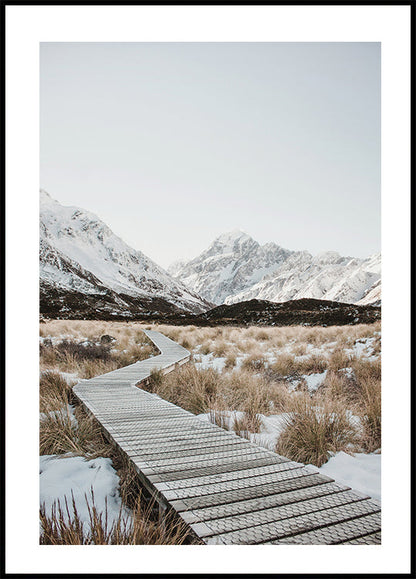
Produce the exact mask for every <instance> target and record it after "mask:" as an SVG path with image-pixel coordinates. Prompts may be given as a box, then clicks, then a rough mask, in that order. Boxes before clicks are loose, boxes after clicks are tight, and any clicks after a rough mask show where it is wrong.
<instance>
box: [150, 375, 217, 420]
mask: <svg viewBox="0 0 416 579" xmlns="http://www.w3.org/2000/svg"><path fill="white" fill-rule="evenodd" d="M218 383H219V376H218V373H217V372H216V371H215V370H212V369H208V370H198V369H197V368H196V367H195V366H194V365H193V364H185V365H183V366H181V367H180V368H179V369H178V370H177V371H175V372H172V373H170V374H166V375H165V376H164V377H163V379H161V380H160V381H159V380H158V381H157V382H156V381H154V382H153V383H152V385H151V388H152V392H155V393H156V394H158V395H159V396H161V397H162V398H164V399H165V400H169V402H173V404H177V405H178V406H181V407H182V408H184V409H185V410H189V411H190V412H193V413H194V414H201V413H204V412H208V411H209V408H210V406H211V405H212V403H213V401H214V399H215V396H216V392H217V388H218ZM142 387H143V388H144V389H145V390H148V386H147V385H146V384H144V385H143V386H142Z"/></svg>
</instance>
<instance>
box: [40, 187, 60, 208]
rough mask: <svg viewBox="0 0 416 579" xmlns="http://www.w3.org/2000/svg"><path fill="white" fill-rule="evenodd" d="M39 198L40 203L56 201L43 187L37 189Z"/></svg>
mask: <svg viewBox="0 0 416 579" xmlns="http://www.w3.org/2000/svg"><path fill="white" fill-rule="evenodd" d="M39 199H40V202H41V204H42V205H46V204H51V203H57V201H56V200H55V199H53V198H52V197H51V196H50V195H49V193H48V192H47V191H45V189H40V191H39Z"/></svg>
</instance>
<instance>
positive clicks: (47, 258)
mask: <svg viewBox="0 0 416 579" xmlns="http://www.w3.org/2000/svg"><path fill="white" fill-rule="evenodd" d="M40 278H41V281H42V282H43V283H46V284H48V286H52V287H56V288H59V289H60V290H62V289H67V290H70V291H76V292H79V293H84V294H89V295H92V294H105V293H108V292H112V293H113V294H117V295H119V296H128V297H129V298H146V299H147V298H160V299H163V300H166V301H167V302H169V303H171V304H173V305H174V306H175V307H178V308H180V309H184V310H187V311H194V312H200V311H204V310H206V309H208V307H209V305H210V304H208V303H206V302H205V301H204V300H203V299H201V298H200V297H199V296H197V295H196V294H195V293H194V292H192V291H190V290H189V289H187V288H186V287H185V286H184V285H183V284H182V283H181V282H179V281H178V280H174V279H173V278H172V277H171V276H170V275H169V274H168V273H166V272H165V271H164V270H163V269H162V268H160V267H159V266H157V265H156V264H155V263H154V262H153V261H151V260H150V259H149V258H148V257H146V256H145V255H144V254H143V253H142V252H141V251H137V250H135V249H132V248H131V247H129V246H128V245H127V244H126V243H124V241H122V239H120V238H119V237H117V236H116V235H115V234H114V233H113V232H112V231H111V229H110V228H109V227H108V226H107V225H106V224H105V223H104V222H103V221H101V220H100V219H99V218H98V217H97V216H96V215H94V214H92V213H90V212H88V211H84V210H83V209H79V208H77V207H65V206H63V205H60V203H58V202H57V201H55V200H54V199H52V198H51V197H50V195H49V194H48V193H46V191H43V190H41V195H40ZM128 301H130V302H131V300H128Z"/></svg>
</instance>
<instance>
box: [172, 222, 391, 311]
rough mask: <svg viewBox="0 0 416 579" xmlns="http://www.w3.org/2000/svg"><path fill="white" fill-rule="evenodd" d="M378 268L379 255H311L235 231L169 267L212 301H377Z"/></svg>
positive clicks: (185, 283)
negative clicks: (257, 239) (309, 299)
mask: <svg viewBox="0 0 416 579" xmlns="http://www.w3.org/2000/svg"><path fill="white" fill-rule="evenodd" d="M380 270H381V255H380V254H374V255H372V256H369V257H368V258H365V259H363V258H357V257H352V256H341V255H340V254H339V253H338V252H336V251H324V252H321V253H319V254H317V255H315V256H314V255H312V254H311V253H309V252H308V251H305V250H303V251H293V250H289V249H285V248H283V247H280V246H279V245H278V244H276V243H274V242H268V243H266V244H264V245H260V244H259V243H258V242H257V241H255V240H254V239H253V238H252V237H250V236H249V235H248V234H247V233H245V232H242V231H240V232H238V231H236V230H233V231H232V232H229V233H225V234H222V235H220V236H219V237H217V238H216V239H214V241H213V242H212V243H211V244H210V245H209V247H208V248H207V249H206V250H204V251H203V252H202V253H201V254H200V255H198V256H197V257H195V258H193V259H191V260H189V261H187V262H186V261H185V262H184V261H179V262H175V264H172V266H170V267H169V268H168V271H169V272H170V273H171V274H172V275H173V277H174V278H175V279H178V280H180V281H182V282H183V283H184V285H186V286H187V287H188V288H190V289H192V290H193V291H195V292H197V293H198V294H199V295H201V296H202V297H204V298H205V299H207V300H209V301H211V302H213V303H215V304H216V305H221V304H223V303H224V304H232V303H237V302H240V301H248V300H251V299H260V300H268V301H272V302H276V303H279V302H284V301H289V300H294V299H302V298H312V299H326V300H333V301H339V302H345V303H358V304H359V303H360V300H365V301H364V302H363V304H368V303H372V302H371V301H370V300H373V302H374V303H378V302H380V300H381V283H380V275H381V274H380ZM373 286H375V289H374V291H373V293H370V290H371V288H372V287H373ZM376 288H378V289H376Z"/></svg>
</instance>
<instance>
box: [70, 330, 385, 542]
mask: <svg viewBox="0 0 416 579" xmlns="http://www.w3.org/2000/svg"><path fill="white" fill-rule="evenodd" d="M145 333H146V334H147V336H148V337H149V338H150V339H151V340H152V341H153V342H154V343H155V345H156V346H157V347H158V348H159V350H160V352H161V353H160V355H158V356H155V357H153V358H149V359H148V360H145V361H142V362H137V363H136V364H132V365H130V366H127V367H125V368H120V369H118V370H114V371H113V372H109V373H108V374H103V375H102V376H98V377H96V378H92V379H91V380H85V381H82V382H80V383H78V384H77V385H76V386H74V389H73V390H74V392H75V394H76V395H77V397H78V398H79V399H80V400H81V402H82V403H83V404H84V405H85V407H86V408H87V409H88V410H89V411H90V412H92V413H93V414H94V416H95V417H96V418H97V420H98V421H99V422H100V423H101V425H102V427H103V429H104V431H105V432H106V433H107V436H109V437H110V438H111V439H112V440H113V441H114V442H115V443H117V444H118V446H119V447H120V448H121V449H122V450H123V451H124V452H125V453H126V454H127V455H128V456H129V457H130V459H131V460H132V462H133V463H134V464H135V466H136V469H137V472H138V474H139V476H140V479H141V481H142V483H143V485H144V486H145V487H146V488H147V489H148V491H149V492H150V493H151V494H152V495H153V496H154V497H155V498H156V500H157V501H158V503H159V505H160V506H161V507H162V508H168V509H170V508H172V509H174V510H175V511H176V512H177V513H178V515H179V516H180V517H181V518H182V519H183V520H184V521H185V522H186V523H187V524H188V525H189V526H190V527H191V528H192V529H193V531H194V532H195V533H196V535H197V536H198V537H199V538H200V540H201V542H203V543H206V544H219V545H221V544H225V545H229V544H244V545H246V544H288V543H295V544H313V545H317V544H339V543H343V544H365V545H369V544H380V543H381V520H380V519H381V508H380V505H379V503H378V502H377V501H374V500H372V499H370V498H369V497H367V496H365V495H363V494H361V493H358V492H357V491H352V490H351V489H349V488H348V487H345V486H343V485H340V484H338V483H336V482H335V481H334V480H332V479H331V478H329V477H327V476H324V475H322V474H319V472H318V470H317V469H316V468H315V467H312V466H304V465H303V464H300V463H297V462H293V461H291V460H288V459H287V458H285V457H282V456H279V455H277V454H275V453H274V452H271V451H269V450H266V449H264V448H261V447H259V446H257V445H256V444H253V443H251V442H249V441H247V440H245V439H243V438H241V437H239V436H237V435H236V434H234V433H232V432H228V431H226V430H223V429H222V428H220V427H218V426H216V425H214V424H211V423H208V422H204V421H201V420H200V419H199V418H196V417H195V416H194V415H193V414H191V413H190V412H187V411H186V410H183V409H182V408H179V407H178V406H175V405H174V404H171V403H170V402H167V401H166V400H162V399H161V398H159V397H158V396H156V395H154V394H150V393H149V392H146V391H144V390H141V389H140V388H138V387H137V386H136V385H137V384H139V383H140V382H143V381H144V380H146V378H148V377H149V375H150V372H151V371H152V369H159V368H160V369H163V371H164V372H169V371H171V370H173V369H175V368H176V367H178V366H179V365H181V364H183V363H185V362H187V361H188V360H189V359H190V354H189V352H188V351H187V350H185V349H184V348H182V347H181V346H179V345H178V344H176V343H175V342H173V341H172V340H170V339H169V338H167V337H166V336H164V335H162V334H160V333H159V332H155V331H146V332H145Z"/></svg>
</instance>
